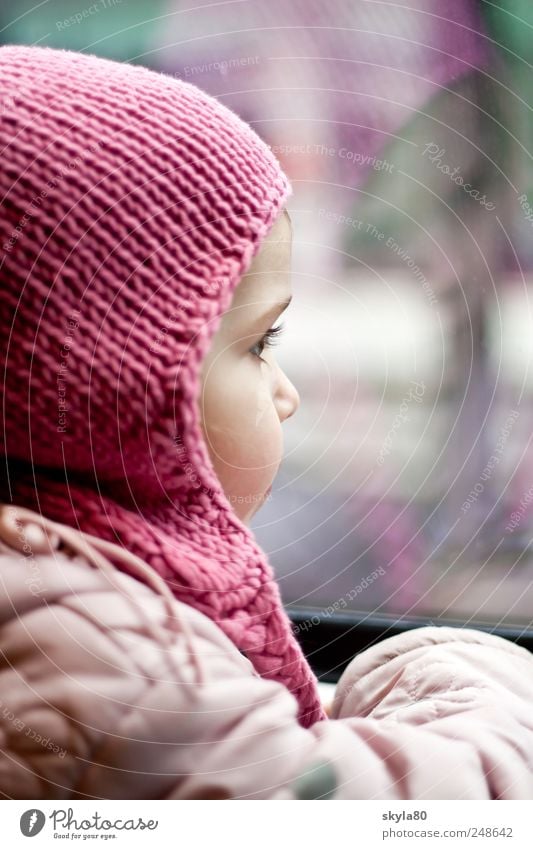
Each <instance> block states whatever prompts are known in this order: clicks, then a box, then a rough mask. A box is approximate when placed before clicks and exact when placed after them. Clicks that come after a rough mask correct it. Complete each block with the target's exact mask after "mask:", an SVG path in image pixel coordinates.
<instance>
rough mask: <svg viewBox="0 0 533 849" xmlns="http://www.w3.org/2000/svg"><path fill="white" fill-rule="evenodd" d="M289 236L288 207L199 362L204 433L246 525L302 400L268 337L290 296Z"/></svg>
mask: <svg viewBox="0 0 533 849" xmlns="http://www.w3.org/2000/svg"><path fill="white" fill-rule="evenodd" d="M291 240H292V232H291V222H290V218H289V216H288V213H287V212H286V210H283V212H282V213H281V214H280V215H279V216H278V218H277V219H276V221H275V223H274V225H273V226H272V228H271V230H270V231H269V233H268V235H267V237H266V238H265V239H264V241H263V243H262V245H261V248H260V251H259V252H258V253H257V254H256V256H255V257H254V260H253V262H252V264H251V265H250V267H249V269H248V272H247V273H246V274H245V275H244V276H243V277H242V278H241V280H240V282H239V284H238V286H237V288H236V290H235V293H234V296H233V300H232V302H231V306H230V307H229V309H228V310H227V311H226V312H225V313H224V315H223V316H222V319H221V323H220V326H219V328H218V330H217V332H216V334H215V336H214V337H213V340H212V342H211V347H210V349H209V352H208V354H207V356H206V357H205V359H204V362H203V364H202V373H201V380H202V391H201V395H200V413H201V424H202V431H203V434H204V437H205V439H206V444H207V447H208V450H209V455H210V457H211V461H212V463H213V466H214V469H215V471H216V473H217V476H218V478H219V480H220V483H221V485H222V487H223V490H224V493H225V495H226V497H227V499H228V501H229V502H230V504H231V505H232V507H233V509H234V512H235V513H236V514H237V516H238V517H239V518H240V519H241V521H243V522H244V523H247V522H248V521H249V520H250V519H251V517H252V516H253V514H254V513H256V512H257V510H259V508H260V507H261V506H262V504H263V503H264V501H265V499H266V498H267V497H268V495H269V489H270V486H271V484H272V482H273V480H274V478H275V476H276V473H277V471H278V468H279V466H280V463H281V460H282V455H283V435H282V424H283V422H284V421H285V419H287V418H288V417H289V416H292V415H293V413H295V412H296V410H297V409H298V406H299V403H300V398H299V395H298V392H297V390H296V389H295V387H294V386H293V384H292V383H291V381H290V380H289V379H288V377H287V376H286V374H285V373H284V372H283V371H282V370H281V368H280V366H279V365H278V363H277V362H276V358H275V356H274V351H273V348H272V347H269V344H270V346H272V345H273V344H274V338H275V337H274V336H272V334H270V335H269V334H268V331H269V330H270V331H272V328H273V326H274V325H275V323H276V320H277V319H278V318H279V316H280V315H281V313H282V312H283V310H284V309H285V308H286V307H287V306H288V301H289V299H290V298H291V291H290V285H291V281H290V262H291ZM278 326H279V323H278ZM277 335H278V336H279V334H277Z"/></svg>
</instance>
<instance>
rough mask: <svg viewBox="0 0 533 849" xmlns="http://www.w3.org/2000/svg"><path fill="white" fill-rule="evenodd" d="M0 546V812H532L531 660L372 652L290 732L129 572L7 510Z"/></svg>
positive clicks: (489, 642) (488, 644) (202, 630)
mask: <svg viewBox="0 0 533 849" xmlns="http://www.w3.org/2000/svg"><path fill="white" fill-rule="evenodd" d="M0 538H1V542H0V577H1V581H2V584H1V591H0V649H1V665H0V740H1V750H2V757H1V758H0V792H1V794H2V796H3V797H4V798H12V799H39V798H43V799H80V798H97V799H132V798H133V799H135V798H143V799H148V798H166V799H178V798H179V799H191V798H192V799H195V798H209V799H214V798H246V799H295V798H296V799H302V798H336V799H532V798H533V711H532V709H531V708H532V704H533V656H532V655H530V654H529V652H527V651H526V650H525V649H523V648H518V647H517V646H515V645H514V644H512V643H510V642H508V641H507V640H504V639H502V638H500V637H497V636H493V635H489V634H486V633H482V632H480V631H476V630H474V629H470V628H464V629H456V628H450V627H436V626H432V627H425V628H419V629H416V630H412V631H409V632H407V633H404V634H402V635H400V636H395V637H392V638H389V639H386V640H384V641H383V642H381V643H379V644H378V645H376V646H374V647H373V648H371V649H368V650H367V651H365V652H363V653H362V654H360V655H358V656H357V657H355V658H354V659H353V660H352V662H351V663H350V665H349V666H348V668H347V670H346V671H345V673H344V674H343V675H342V677H341V679H340V681H339V683H338V685H337V688H336V695H335V699H334V703H333V706H332V710H331V719H329V720H326V721H320V722H317V723H315V724H314V725H313V726H312V727H311V728H309V729H305V728H303V727H302V726H301V725H300V724H299V723H298V721H297V709H298V706H297V702H296V699H295V698H294V697H293V695H292V694H291V693H290V692H289V690H288V689H286V688H285V687H284V686H283V685H282V684H280V683H278V682H275V681H270V680H266V679H264V678H261V677H260V676H259V675H258V674H257V673H256V672H255V670H254V668H253V666H252V665H251V663H250V661H248V660H247V659H246V658H245V657H244V656H243V655H242V654H241V653H240V652H239V651H238V649H237V648H236V647H235V645H234V644H233V642H232V641H231V640H230V639H229V638H228V637H227V636H226V635H225V634H224V633H223V632H222V631H221V630H220V629H219V628H218V627H217V625H216V624H215V623H214V622H213V621H212V620H211V619H209V618H208V617H207V616H205V615H204V614H203V613H201V612H199V611H198V610H196V609H195V608H193V607H191V606H189V605H187V604H184V603H183V602H180V601H177V600H176V599H175V598H174V597H173V596H172V594H171V593H170V592H169V590H168V588H167V587H166V584H165V583H164V581H163V580H162V579H161V578H160V577H159V576H158V574H157V572H156V571H155V570H153V569H152V568H151V567H150V566H148V565H147V564H146V563H144V562H143V561H142V560H140V559H139V558H137V557H135V556H134V555H130V554H128V553H126V552H125V551H124V550H123V549H119V550H118V551H116V550H115V549H117V546H114V545H113V544H112V543H109V542H106V541H104V540H100V539H98V538H96V537H92V536H90V535H88V534H81V533H80V532H78V531H75V530H74V529H72V528H70V527H68V526H66V525H62V524H59V523H55V522H51V521H50V520H47V519H44V518H43V517H40V516H39V515H38V514H36V513H32V512H31V511H29V510H26V509H23V508H13V507H12V506H8V505H3V506H2V507H1V509H0ZM111 549H113V553H114V554H115V556H117V557H122V558H127V559H128V561H129V562H128V566H129V570H130V574H126V573H123V572H120V571H118V570H117V569H116V568H115V567H114V566H112V565H111V563H110V561H109V559H108V558H107V556H106V555H109V554H110V553H111ZM132 571H133V572H136V573H137V574H138V575H139V579H140V580H136V579H135V578H134V577H133V576H132V575H131V572H132Z"/></svg>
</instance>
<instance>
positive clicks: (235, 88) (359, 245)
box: [0, 0, 533, 633]
mask: <svg viewBox="0 0 533 849" xmlns="http://www.w3.org/2000/svg"><path fill="white" fill-rule="evenodd" d="M0 38H1V40H2V43H10V44H11V43H26V44H40V45H49V46H54V47H64V48H69V49H74V50H79V51H81V52H85V53H93V54H97V55H100V56H105V57H109V58H115V59H119V60H122V61H125V62H131V63H139V64H143V65H147V66H149V67H152V68H154V69H156V70H159V71H162V72H164V73H168V74H172V75H175V76H176V77H179V78H182V79H184V80H187V81H189V82H192V83H194V84H196V85H198V86H199V87H201V88H202V89H204V90H205V91H208V92H209V93H211V94H213V95H215V96H216V97H217V98H219V99H220V100H221V101H222V102H223V103H224V104H226V105H227V106H229V107H230V108H232V109H234V110H235V111H236V112H238V113H239V114H240V115H241V116H242V117H243V118H244V119H245V120H247V121H249V122H250V123H251V125H252V126H253V127H254V129H255V130H256V131H257V132H258V133H259V134H260V135H261V136H262V137H263V138H264V139H265V140H266V141H267V142H268V143H269V144H270V145H271V146H272V148H273V150H274V152H275V153H276V155H277V156H278V158H279V160H280V161H281V163H282V165H283V167H284V169H285V170H286V172H287V174H288V175H289V177H290V179H291V181H292V184H293V188H294V195H293V197H292V198H291V201H290V204H289V211H290V213H291V217H292V220H293V229H294V260H293V293H294V299H293V303H292V304H291V307H290V309H289V310H288V312H286V313H285V314H284V317H283V320H284V324H285V331H284V334H283V337H282V341H281V343H280V345H279V347H278V349H277V353H278V358H279V360H280V363H281V364H282V365H283V367H284V368H285V370H286V371H287V373H288V375H289V377H290V378H291V380H292V381H293V382H294V383H295V385H296V386H297V387H298V390H299V392H300V397H301V406H300V409H299V411H298V413H297V415H295V416H294V417H293V418H291V419H290V420H289V421H287V422H286V423H285V425H284V433H285V460H284V463H283V465H282V468H281V470H280V472H279V474H278V477H277V478H276V481H275V484H274V490H273V493H272V496H271V498H270V499H269V501H268V502H267V504H266V505H265V506H264V507H263V509H262V510H261V511H260V512H259V513H258V514H256V516H255V518H254V520H253V524H252V527H253V529H254V532H255V534H256V536H257V539H258V541H259V543H260V545H261V546H262V547H263V548H264V549H265V550H266V551H267V552H268V554H269V557H270V560H271V563H272V565H273V566H274V568H275V570H276V572H277V575H278V578H279V581H280V586H281V590H282V594H283V598H284V601H285V603H286V604H287V606H288V607H289V609H290V610H291V611H297V610H298V609H302V610H305V611H307V615H308V616H309V615H310V613H315V614H316V615H317V616H318V618H320V619H324V618H328V617H332V618H335V617H339V616H341V617H342V616H345V615H346V614H347V613H349V612H350V611H351V612H353V613H356V614H357V616H358V617H359V621H363V620H365V619H369V620H372V618H375V619H379V617H381V616H389V617H393V618H394V620H395V621H400V622H401V621H402V620H404V619H405V620H406V619H408V618H411V617H423V618H424V619H425V620H426V621H427V620H428V619H429V620H430V621H433V622H444V621H451V622H460V623H465V622H466V623H472V624H473V625H476V624H481V625H486V626H488V627H490V628H491V629H498V628H502V627H505V626H513V627H515V628H516V629H518V630H519V631H520V632H521V633H525V632H527V631H528V629H530V630H533V586H532V578H533V560H532V554H531V540H532V532H533V446H532V445H531V436H532V432H533V427H532V422H533V417H532V412H533V411H532V405H533V369H532V368H531V364H532V354H533V332H532V331H533V316H532V310H531V298H530V295H532V294H533V159H532V155H531V151H532V142H533V119H532V116H533V112H532V105H533V104H532V100H533V84H532V83H533V73H532V65H531V62H532V61H533V55H532V54H533V6H532V4H531V2H528V0H507V2H482V0H409V3H408V4H402V3H398V2H388V0H327V2H325V0H297V2H287V0H285V2H281V0H228V1H227V2H226V0H223V2H216V3H204V4H201V3H197V2H195V0H188V2H186V3H185V2H172V0H167V2H162V0H147V2H140V0H97V2H95V3H93V4H90V3H89V2H87V0H76V2H73V0H69V2H59V0H45V2H41V3H38V4H36V3H35V2H27V0H19V2H17V4H13V3H2V5H1V12H0ZM313 621H314V620H313Z"/></svg>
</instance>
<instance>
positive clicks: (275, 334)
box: [250, 324, 285, 360]
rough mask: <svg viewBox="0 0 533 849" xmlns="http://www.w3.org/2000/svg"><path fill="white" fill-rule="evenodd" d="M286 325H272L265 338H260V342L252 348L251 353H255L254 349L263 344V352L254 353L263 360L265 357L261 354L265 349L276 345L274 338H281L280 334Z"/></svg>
mask: <svg viewBox="0 0 533 849" xmlns="http://www.w3.org/2000/svg"><path fill="white" fill-rule="evenodd" d="M284 327H285V325H284V324H278V325H277V327H271V328H270V330H267V332H266V333H265V335H264V336H263V338H262V339H260V340H259V342H256V344H255V345H254V346H253V348H251V349H250V351H251V353H254V349H255V348H257V347H258V346H262V347H261V352H260V353H259V354H254V356H255V357H258V359H260V360H262V359H263V357H262V356H261V354H262V353H263V351H264V349H265V348H273V347H274V346H275V345H276V342H275V341H273V340H274V339H277V338H279V336H280V334H281V333H282V332H283V329H284Z"/></svg>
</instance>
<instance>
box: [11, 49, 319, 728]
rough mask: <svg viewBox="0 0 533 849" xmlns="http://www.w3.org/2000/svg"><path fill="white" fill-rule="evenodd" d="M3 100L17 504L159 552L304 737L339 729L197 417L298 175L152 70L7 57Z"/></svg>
mask: <svg viewBox="0 0 533 849" xmlns="http://www.w3.org/2000/svg"><path fill="white" fill-rule="evenodd" d="M0 84H1V87H0V92H1V94H0V97H1V99H2V103H1V107H2V108H1V114H0V143H1V148H2V168H1V172H0V189H1V196H2V213H1V216H0V245H1V267H0V286H1V300H0V336H1V342H0V365H1V368H2V393H3V398H2V401H3V405H2V410H3V415H2V434H1V438H0V450H1V451H2V452H3V455H4V457H3V460H2V472H1V474H0V496H1V497H2V500H3V501H4V502H9V503H14V504H19V505H21V506H25V507H28V508H30V509H33V510H37V511H38V512H40V513H41V514H42V515H44V516H47V517H49V518H51V519H53V520H55V521H60V522H63V523H65V524H68V525H71V526H72V527H76V528H79V529H80V530H82V531H85V532H87V533H91V534H93V535H95V536H99V537H101V538H103V539H107V540H110V541H112V542H114V543H117V544H119V545H121V546H123V547H124V548H125V549H126V550H128V551H131V552H133V553H134V554H136V555H138V556H139V557H141V558H143V560H145V561H146V562H148V563H149V564H150V565H151V566H153V567H154V568H155V569H156V570H157V572H158V573H159V574H160V575H161V576H162V577H163V578H164V579H165V581H166V582H167V583H168V585H169V586H170V588H171V590H172V591H173V593H174V594H175V595H176V596H177V597H178V598H179V599H181V600H182V601H185V602H187V603H188V604H191V605H193V606H194V607H196V608H198V609H199V610H201V611H202V612H203V613H205V614H207V615H208V616H209V617H210V618H211V619H213V620H214V621H215V622H216V623H217V624H218V625H219V627H220V628H222V630H223V631H224V632H225V633H226V634H227V635H228V636H229V637H230V638H231V639H232V640H233V642H234V643H235V644H236V645H237V647H238V648H239V649H240V650H241V651H243V652H244V653H245V654H246V655H247V656H248V658H249V659H250V661H251V662H252V664H253V666H254V668H255V669H256V671H257V673H258V674H259V675H261V676H263V677H265V678H271V679H274V680H277V681H280V682H282V683H283V684H285V685H286V686H287V687H288V688H289V689H290V690H291V692H292V693H293V694H294V695H295V697H296V699H297V700H298V703H299V719H300V722H301V723H302V725H305V726H309V725H311V724H312V723H314V722H315V721H316V720H318V719H324V718H325V715H324V713H323V710H322V708H321V706H320V701H319V697H318V692H317V687H316V679H315V676H314V675H313V673H312V671H311V669H310V668H309V666H308V664H307V662H306V660H305V658H304V656H303V654H302V652H301V649H300V647H299V645H298V643H297V642H296V640H295V638H294V635H293V634H292V632H291V627H290V621H289V619H288V617H287V614H286V612H285V611H284V609H283V606H282V603H281V597H280V593H279V588H278V585H277V583H276V581H275V577H274V574H273V571H272V568H271V566H270V564H269V562H268V559H267V556H266V554H265V552H264V551H263V550H262V549H261V548H260V547H259V545H258V544H257V542H256V540H255V537H254V535H253V532H252V531H251V530H250V529H249V528H248V527H246V526H245V525H244V524H243V523H242V522H241V521H240V519H239V518H238V517H237V516H236V514H235V512H234V510H233V508H232V506H231V504H230V503H229V501H228V499H227V498H226V496H225V494H224V492H223V490H222V487H221V485H220V482H219V480H218V477H217V475H216V473H215V471H214V469H213V466H212V463H211V460H210V457H209V454H208V451H207V447H206V444H205V441H204V438H203V435H202V431H201V424H200V417H199V406H198V401H199V397H200V391H201V380H200V372H201V364H202V361H203V359H204V357H205V355H206V353H207V351H208V349H209V346H210V343H211V340H212V337H213V335H214V334H215V333H216V331H217V328H218V326H219V324H220V320H221V316H222V314H223V313H224V311H225V310H227V308H228V307H229V306H230V304H231V299H232V297H233V293H234V290H235V288H236V286H237V284H238V282H239V280H240V278H241V276H242V274H243V273H244V272H245V271H246V270H247V268H248V267H249V265H250V263H251V261H252V258H253V257H254V256H255V255H256V253H257V251H258V250H259V248H260V245H261V241H262V239H263V238H264V236H265V235H266V233H267V232H268V230H269V229H270V227H271V226H272V224H273V222H274V220H275V219H276V217H277V216H278V215H279V213H280V211H281V209H282V207H283V205H284V203H285V201H286V199H287V197H288V196H289V195H290V193H291V187H290V184H289V182H288V180H287V178H286V177H285V175H284V174H283V172H282V171H281V170H280V167H279V165H278V163H277V160H276V159H275V157H274V156H273V155H272V153H271V152H270V150H269V148H268V147H267V145H265V144H264V142H262V141H261V139H260V138H259V137H258V136H257V135H256V133H255V132H254V131H253V130H252V129H251V127H250V126H249V125H247V124H246V123H245V122H244V121H242V120H241V119H240V118H239V117H238V116H237V115H235V114H234V113H233V112H231V111H230V110H229V109H227V108H226V107H224V106H223V105H222V104H221V103H220V102H218V101H217V100H215V99H214V98H212V97H210V96H208V95H207V94H205V93H204V92H202V91H201V90H200V89H198V88H197V87H196V86H193V85H191V84H190V83H186V82H183V81H181V80H178V79H175V78H173V77H170V76H167V75H163V74H159V73H157V72H154V71H151V70H149V69H147V68H144V67H142V66H138V65H128V64H120V63H118V62H113V61H110V60H104V59H101V58H98V57H96V56H92V55H87V54H80V53H74V52H72V51H68V50H56V49H52V48H47V47H26V46H19V45H9V46H5V47H2V48H0ZM115 565H116V567H117V568H124V565H123V563H121V562H117V563H116V564H115Z"/></svg>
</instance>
